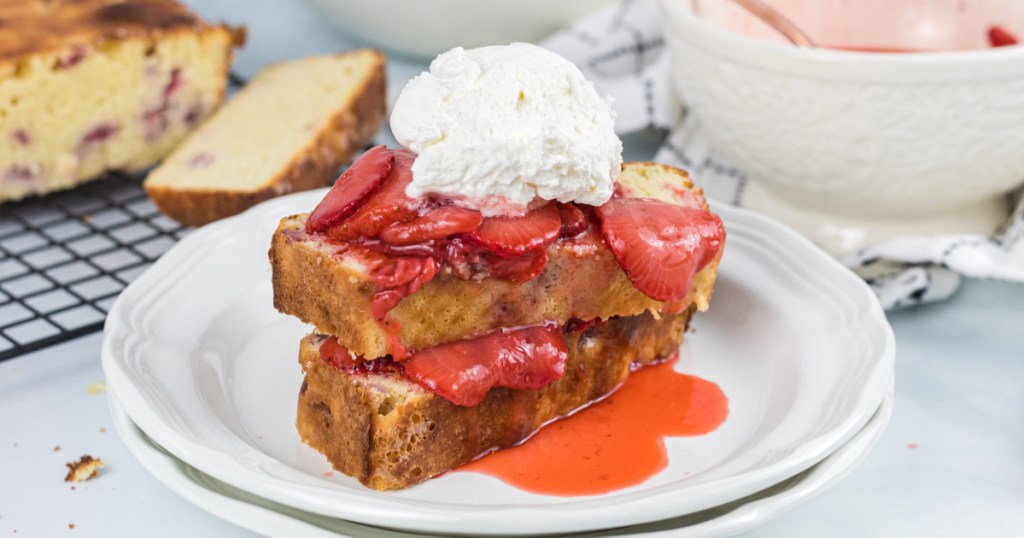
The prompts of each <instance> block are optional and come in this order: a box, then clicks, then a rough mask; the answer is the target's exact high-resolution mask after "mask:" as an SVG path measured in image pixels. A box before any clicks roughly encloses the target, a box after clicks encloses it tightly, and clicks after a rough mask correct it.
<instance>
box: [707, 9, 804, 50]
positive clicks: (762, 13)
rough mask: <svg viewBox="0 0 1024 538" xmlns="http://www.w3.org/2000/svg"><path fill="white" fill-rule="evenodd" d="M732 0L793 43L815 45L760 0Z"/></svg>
mask: <svg viewBox="0 0 1024 538" xmlns="http://www.w3.org/2000/svg"><path fill="white" fill-rule="evenodd" d="M732 1H733V2H734V3H735V4H736V5H738V6H740V7H742V8H743V9H745V10H747V11H748V12H749V13H750V14H751V15H753V16H755V17H757V18H759V19H761V20H762V21H764V22H765V23H766V24H768V25H769V26H771V27H772V28H774V29H775V30H776V31H778V32H779V33H780V34H782V35H783V36H784V37H785V38H786V39H788V40H789V41H790V42H791V43H793V44H794V45H796V46H798V47H801V48H812V47H814V46H815V45H814V42H813V41H811V38H809V37H807V34H805V33H803V31H802V30H800V28H799V27H797V25H795V24H793V21H791V20H789V19H788V18H786V16H785V15H783V14H782V13H779V12H778V11H776V10H775V9H774V8H772V7H771V6H769V5H768V4H765V3H764V2H762V1H761V0H732ZM698 10H699V8H698Z"/></svg>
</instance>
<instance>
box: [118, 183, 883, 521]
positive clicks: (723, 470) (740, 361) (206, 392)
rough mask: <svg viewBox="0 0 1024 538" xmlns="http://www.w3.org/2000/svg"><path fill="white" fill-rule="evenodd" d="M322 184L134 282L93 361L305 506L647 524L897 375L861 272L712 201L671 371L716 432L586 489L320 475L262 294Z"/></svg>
mask: <svg viewBox="0 0 1024 538" xmlns="http://www.w3.org/2000/svg"><path fill="white" fill-rule="evenodd" d="M323 193H324V191H313V192H307V193H301V194H297V195H293V196H289V197H285V198H280V199H277V200H273V201H271V202H268V203H265V204H262V205H260V206H258V207H256V208H253V209H252V210H250V211H248V212H246V213H244V214H242V215H240V216H238V217H235V218H231V219H226V220H224V221H221V222H218V223H215V224H213V225H210V226H206V227H204V228H202V229H200V230H197V231H195V232H193V233H192V234H190V235H189V236H188V237H186V238H185V239H184V240H182V241H181V242H180V243H178V244H177V245H176V246H175V247H173V248H172V249H171V250H170V251H168V252H167V253H166V254H165V255H164V256H163V257H162V258H161V259H160V260H159V261H158V262H157V263H156V264H154V265H153V266H152V267H151V268H150V269H149V270H148V271H146V272H145V273H144V274H143V275H141V276H140V277H139V278H138V279H137V280H136V281H135V282H134V283H133V284H132V285H131V286H129V287H128V289H126V290H125V291H124V292H123V293H122V294H121V295H120V297H119V298H118V300H117V301H116V302H115V304H114V306H113V308H112V310H111V312H110V314H109V315H108V317H107V324H106V334H105V335H104V340H103V349H102V356H103V367H104V371H105V373H106V375H107V377H108V380H109V381H110V383H111V384H112V385H113V386H115V387H116V390H117V393H118V395H119V397H120V398H121V401H122V403H124V405H125V409H126V410H127V412H128V414H129V416H130V417H131V418H132V420H133V421H134V422H135V423H136V424H138V425H139V427H141V428H142V430H143V431H145V432H146V433H147V434H148V435H149V436H150V437H152V438H153V439H154V440H155V441H156V442H157V443H159V444H160V445H161V446H163V447H164V448H165V449H167V450H168V451H170V452H171V453H172V454H174V455H175V456H177V457H178V458H180V459H181V460H182V461H184V462H186V463H188V464H189V465H191V466H193V467H195V468H196V469H198V470H200V471H202V472H204V473H207V474H209V475H211V476H213V477H214V478H217V479H219V480H222V481H224V482H226V483H228V484H231V485H233V486H235V487H238V488H240V489H242V490H245V491H248V492H250V493H252V494H254V495H257V496H259V497H263V498H265V499H268V500H271V501H275V502H278V503H281V504H284V505H287V506H291V507H294V508H298V509H301V510H305V511H309V512H313V513H317V514H322V515H327V516H331V517H337V518H342V519H346V520H351V521H357V522H360V523H366V524H371V525H379V526H387V527H391V528H398V529H406V530H414V531H420V532H439V533H452V532H459V533H468V534H535V533H542V532H548V533H556V532H580V531H588V530H596V529H606V528H613V527H621V526H624V525H632V524H638V523H644V522H650V521H658V520H663V519H667V518H670V517H675V516H680V515H684V514H691V513H694V512H697V511H700V510H704V509H707V508H710V507H714V506H718V505H721V504H724V503H727V502H731V501H735V500H737V499H740V498H743V497H745V496H747V495H750V494H753V493H755V492H757V491H760V490H762V489H764V488H766V487H768V486H770V485H772V484H777V483H779V482H780V481H782V480H785V479H787V478H789V477H792V476H794V475H796V474H798V473H800V472H802V471H804V470H806V469H808V468H809V467H811V466H812V465H814V464H816V463H818V462H819V461H821V460H822V459H823V458H825V457H826V456H827V455H829V454H830V453H832V452H833V451H835V450H836V449H837V448H838V447H839V446H841V445H842V444H843V443H844V442H846V441H847V440H848V439H850V438H851V437H852V436H853V435H854V433H856V432H857V431H858V430H860V428H862V427H863V426H864V424H865V423H867V421H868V419H869V418H870V416H871V415H872V414H873V413H874V411H875V410H876V409H877V407H878V405H879V402H880V401H881V400H882V397H883V395H884V394H885V391H886V388H887V386H888V384H889V380H890V378H891V376H892V373H893V357H894V344H893V336H892V330H891V328H890V327H889V325H888V324H887V323H886V321H885V316H884V314H883V312H882V310H881V308H880V307H879V305H878V302H877V300H876V299H875V297H874V295H872V293H871V292H870V290H869V289H868V288H867V286H865V285H864V283H863V282H862V281H861V280H860V279H858V278H857V277H855V276H854V275H853V274H852V273H849V272H848V271H847V270H846V269H845V268H843V267H842V266H840V265H839V264H838V263H837V262H835V261H834V260H832V259H831V258H830V257H828V256H827V255H825V254H824V253H823V252H822V251H820V250H819V249H818V248H817V247H814V246H813V245H812V244H811V243H810V242H808V241H807V240H805V239H803V238H802V237H800V236H799V235H797V234H796V233H794V232H792V231H790V230H788V229H786V228H784V227H782V226H781V225H779V224H776V223H774V222H773V221H770V220H767V219H764V218H762V217H758V216H756V215H754V214H751V213H747V212H744V211H742V210H737V209H733V208H730V207H725V206H720V205H715V206H714V208H715V210H716V211H717V212H718V213H719V214H720V215H721V216H722V218H723V219H724V221H725V223H726V228H727V230H728V232H729V239H728V244H727V247H726V253H725V257H724V259H723V261H722V265H721V270H720V276H719V280H718V284H717V285H716V289H715V298H714V301H713V308H712V309H711V311H710V312H708V313H707V314H705V315H702V316H698V318H697V319H696V321H695V327H696V329H697V333H696V334H693V335H690V336H688V338H687V344H686V345H684V346H683V348H682V353H681V360H680V361H679V362H678V363H677V368H678V369H679V370H681V371H685V372H687V373H692V374H695V375H698V376H701V377H703V378H706V379H709V380H711V381H714V382H716V383H718V384H719V385H720V386H721V387H722V389H723V390H724V392H725V394H726V395H727V396H728V397H729V398H730V416H729V419H728V420H727V421H726V423H725V424H724V425H723V426H722V427H721V428H719V429H718V430H717V431H715V432H713V433H711V434H709V435H706V436H703V437H695V438H675V439H669V440H668V441H667V443H666V445H667V452H668V455H669V465H668V467H667V468H666V469H664V470H663V471H662V472H661V473H659V474H657V475H656V476H654V477H652V478H651V479H650V480H648V481H646V482H645V483H643V484H641V485H639V486H636V487H632V488H628V489H625V490H622V491H618V492H615V493H611V494H607V495H601V496H594V497H569V498H564V497H551V496H543V495H535V494H530V493H526V492H523V491H521V490H519V489H516V488H513V487H511V486H507V485H505V484H504V483H502V482H500V481H498V480H497V479H494V478H491V477H488V476H484V475H480V474H473V473H449V474H447V475H445V476H443V477H441V478H439V479H435V480H430V481H428V482H425V483H423V484H421V485H419V486H416V487H414V488H410V489H408V490H404V491H400V492H394V493H379V492H374V491H370V490H367V489H365V488H363V487H362V486H360V485H359V484H358V483H357V482H356V481H355V480H353V479H350V478H348V477H339V476H335V477H333V478H327V477H325V476H324V475H323V473H324V472H325V471H328V470H330V467H329V465H328V463H327V461H326V460H325V459H324V458H323V457H322V456H321V455H320V454H318V453H317V452H315V451H313V450H312V449H309V448H308V447H306V446H305V445H303V444H302V443H301V442H300V440H299V438H298V435H297V434H296V432H295V429H294V426H293V422H294V416H295V405H296V396H297V392H298V389H299V385H300V382H301V372H300V369H299V366H298V364H296V359H295V357H296V353H297V351H296V349H297V342H298V340H299V338H300V337H301V336H302V335H303V334H305V333H306V332H307V331H308V329H307V327H305V326H303V325H302V324H301V323H299V322H298V321H297V320H295V319H293V318H290V317H287V316H284V315H281V314H279V313H277V312H276V311H275V310H274V309H273V307H272V303H271V287H270V268H269V265H268V262H267V255H266V252H267V248H268V245H269V238H270V236H271V233H272V231H273V229H274V228H275V226H276V222H277V220H278V219H279V218H280V217H282V216H285V215H288V214H292V213H297V212H301V211H303V210H307V209H309V208H311V207H313V206H314V205H315V204H316V202H317V201H319V200H320V198H321V197H322V196H323Z"/></svg>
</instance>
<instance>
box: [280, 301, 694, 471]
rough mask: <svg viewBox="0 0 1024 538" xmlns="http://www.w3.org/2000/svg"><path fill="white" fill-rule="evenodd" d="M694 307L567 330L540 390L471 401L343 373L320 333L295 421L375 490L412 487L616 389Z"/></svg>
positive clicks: (310, 348)
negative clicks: (558, 361)
mask: <svg viewBox="0 0 1024 538" xmlns="http://www.w3.org/2000/svg"><path fill="white" fill-rule="evenodd" d="M693 311H694V309H693V308H691V309H688V310H687V311H685V312H682V313H680V314H665V315H663V316H661V317H660V319H656V318H655V317H654V316H652V315H651V314H642V315H639V316H633V317H622V318H612V319H610V320H608V321H605V322H600V323H597V324H595V325H593V326H590V327H588V328H585V329H583V330H579V329H575V330H571V331H565V335H566V343H567V344H568V349H569V358H568V363H567V366H566V374H565V375H564V376H562V378H561V379H558V380H556V381H553V382H551V383H550V384H548V385H547V386H545V387H544V388H542V389H539V390H513V389H507V388H500V387H499V388H495V389H491V390H490V391H489V392H488V393H487V396H486V397H485V398H484V400H483V402H481V403H480V404H479V405H477V406H475V407H461V406H458V405H455V404H453V403H451V402H449V401H448V400H446V399H444V398H441V397H439V396H435V395H434V394H433V393H431V392H430V391H427V390H425V389H423V388H421V387H420V386H419V385H417V384H415V383H412V382H410V381H408V380H406V379H405V378H404V377H402V375H401V374H386V375H382V374H346V373H343V372H341V371H340V370H338V369H336V368H334V367H332V366H331V365H329V364H328V363H327V362H326V361H324V360H323V359H321V358H320V353H319V351H320V345H321V344H322V343H323V341H324V338H325V337H324V336H319V335H316V334H311V335H308V336H306V337H305V338H304V339H303V340H302V342H301V344H300V350H299V362H300V363H301V364H302V368H303V370H304V371H305V381H304V382H303V384H302V388H301V389H300V392H299V404H298V417H297V419H296V426H297V428H298V431H299V435H300V436H301V437H302V440H303V441H304V442H305V443H307V444H308V445H310V446H311V447H313V448H315V449H316V450H318V451H320V452H321V453H323V454H324V455H325V456H327V459H328V460H330V462H331V464H332V465H333V467H334V468H335V469H337V470H338V471H340V472H342V473H345V474H347V475H350V476H353V477H355V478H357V479H358V480H359V481H360V482H362V483H363V484H365V485H366V486H368V487H370V488H373V489H377V490H388V489H398V488H405V487H409V486H411V485H413V484H416V483H419V482H422V481H423V480H426V479H428V478H430V477H432V476H435V475H437V474H440V473H443V472H445V471H448V470H450V469H453V468H455V467H458V466H459V465H462V464H465V463H468V462H470V461H472V460H474V459H476V458H477V457H479V456H480V455H482V454H485V453H487V452H490V451H492V450H494V449H497V448H502V447H507V446H511V445H514V444H516V443H519V442H520V441H522V440H524V439H526V438H528V437H529V436H530V435H532V434H533V432H535V431H536V430H538V429H539V428H540V427H542V426H543V425H544V424H546V423H548V422H550V421H552V420H554V419H556V418H558V417H561V416H564V415H567V414H569V413H571V412H573V411H575V410H576V409H578V408H580V407H582V406H584V405H587V404H588V403H590V402H593V401H594V400H597V399H600V398H602V397H604V396H605V395H607V394H609V393H611V392H612V391H614V390H615V389H616V388H617V387H618V386H619V385H620V384H621V383H622V382H623V381H625V379H626V377H627V376H628V375H629V372H630V365H631V364H633V363H638V364H644V363H648V362H651V361H654V360H656V359H659V358H665V357H668V356H670V355H672V354H673V353H675V352H676V351H677V350H678V349H679V345H680V343H681V342H682V339H683V333H684V332H685V330H686V326H687V324H688V322H689V319H690V316H691V315H692V313H693Z"/></svg>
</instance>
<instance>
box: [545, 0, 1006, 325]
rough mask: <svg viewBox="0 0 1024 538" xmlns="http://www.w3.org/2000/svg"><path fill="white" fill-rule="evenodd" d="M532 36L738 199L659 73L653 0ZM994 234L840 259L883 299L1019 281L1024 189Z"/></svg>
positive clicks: (731, 180)
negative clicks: (975, 281)
mask: <svg viewBox="0 0 1024 538" xmlns="http://www.w3.org/2000/svg"><path fill="white" fill-rule="evenodd" d="M541 45H543V46H545V47H547V48H549V49H551V50H553V51H555V52H558V53H559V54H561V55H563V56H565V57H566V58H568V59H569V60H571V61H573V62H574V63H575V64H576V65H578V66H579V67H580V69H581V70H582V71H583V73H584V74H585V75H586V76H587V78H589V79H591V80H593V81H594V85H595V86H596V87H597V90H598V92H599V93H601V94H607V95H611V96H612V97H614V98H615V110H616V112H617V114H618V117H617V119H616V123H615V128H616V130H618V132H619V133H622V134H624V133H629V132H633V131H638V130H641V129H648V128H660V129H666V130H668V131H669V134H668V136H667V137H666V139H665V141H664V143H663V144H662V146H661V148H660V150H659V151H658V154H657V156H656V157H655V160H658V161H660V162H665V163H669V164H673V165H676V166H680V167H682V168H685V169H686V170H688V171H689V172H690V174H691V175H692V176H693V177H694V179H695V181H697V182H698V183H699V184H700V185H701V187H703V188H704V190H705V192H706V193H707V194H708V196H710V197H711V198H714V199H716V200H720V201H725V202H729V203H732V204H734V205H738V206H742V205H743V191H744V186H745V185H746V183H747V181H748V180H750V181H756V180H757V178H748V177H747V175H746V174H745V173H744V172H743V171H742V170H740V169H738V168H736V167H735V166H733V165H731V164H730V163H728V162H727V160H726V159H724V158H723V157H722V156H721V155H719V154H718V153H716V152H715V148H713V147H711V146H710V145H709V143H708V141H707V138H706V136H704V133H703V131H702V128H701V126H700V122H699V120H697V119H696V118H693V117H691V116H689V115H687V114H686V113H685V110H684V109H683V106H682V105H681V104H680V103H679V102H678V100H677V99H676V97H675V95H674V92H673V90H672V86H671V81H670V79H669V73H668V69H669V64H668V54H667V51H665V50H663V49H664V48H665V47H664V40H663V38H662V35H661V17H660V15H659V12H658V7H657V2H656V1H655V0H622V1H621V2H620V3H619V4H618V5H616V6H614V7H612V8H610V9H606V10H603V11H601V12H599V13H596V14H594V15H592V16H590V17H588V18H586V19H584V20H582V21H579V22H577V23H575V24H572V25H570V26H567V27H565V28H563V29H561V30H559V31H558V32H556V33H555V34H554V35H552V36H551V37H549V38H548V39H546V40H544V41H543V42H542V43H541ZM1017 196H1018V198H1017V199H1018V200H1019V201H1018V202H1017V206H1016V210H1015V211H1014V212H1013V214H1012V216H1010V218H1009V219H1008V221H1007V224H1006V226H1005V227H1004V228H1003V230H1002V231H1001V232H1000V233H998V234H997V235H993V236H980V235H967V234H965V235H944V236H927V237H903V238H898V239H894V240H890V241H886V242H884V243H881V244H878V245H872V246H870V247H868V248H866V249H864V250H863V251H861V252H859V253H857V255H855V256H852V257H851V258H850V259H848V260H843V261H844V262H845V263H846V264H847V265H848V266H849V267H850V268H851V269H853V270H854V271H856V272H857V273H858V274H860V275H861V276H862V277H863V278H864V280H865V281H866V282H867V283H868V284H869V285H870V286H871V287H872V289H874V290H875V293H877V294H878V297H879V299H881V302H882V306H884V307H885V308H887V309H894V308H901V307H906V306H913V305H916V304H920V303H923V302H930V301H937V300H941V299H945V298H947V297H949V296H951V295H953V293H955V292H956V289H957V288H958V287H959V284H960V276H961V275H964V276H968V277H974V278H995V279H1002V280H1009V281H1014V282H1022V283H1024V192H1021V193H1019V194H1018V195H1017Z"/></svg>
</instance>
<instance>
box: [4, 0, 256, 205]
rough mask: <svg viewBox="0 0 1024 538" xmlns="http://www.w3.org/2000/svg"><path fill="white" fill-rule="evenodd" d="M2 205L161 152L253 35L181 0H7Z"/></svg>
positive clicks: (221, 83) (186, 127)
mask: <svg viewBox="0 0 1024 538" xmlns="http://www.w3.org/2000/svg"><path fill="white" fill-rule="evenodd" d="M0 19H2V21H0V22H2V27H3V31H2V32H0V118H3V121H2V122H0V202H3V201H5V200H17V199H19V198H23V197H25V196H29V195H35V194H43V193H47V192H50V191H54V190H58V189H65V188H69V187H72V186H74V185H77V184H79V183H82V182H85V181H88V180H90V179H94V178H96V177H99V176H100V175H102V174H103V173H104V172H106V171H108V170H123V171H140V170H143V169H145V168H148V167H150V166H152V165H153V164H154V163H156V162H157V161H159V160H160V159H161V158H163V157H164V156H165V155H166V154H167V153H168V152H169V151H170V150H171V149H172V148H173V147H174V146H175V145H177V143H178V142H179V141H181V139H182V138H184V137H185V135H186V134H188V133H189V132H190V131H192V129H194V128H195V127H196V126H198V125H199V123H200V122H202V120H203V119H204V118H205V117H206V116H207V115H209V114H210V113H211V112H212V111H213V110H214V109H216V108H217V107H218V106H219V104H220V102H221V100H222V99H223V97H224V91H225V87H226V84H227V76H228V67H229V66H230V64H231V57H232V48H233V47H234V46H235V45H238V44H240V43H241V41H242V40H243V36H244V34H243V32H240V31H236V30H233V29H231V28H229V27H227V26H215V25H211V24H207V23H206V22H204V21H203V20H201V19H200V18H198V17H197V16H196V15H194V14H192V13H191V12H189V11H188V10H187V9H185V8H184V7H182V6H181V5H179V4H178V3H177V2H174V1H171V0H78V1H75V2H67V1H63V2H54V1H49V0H5V1H4V2H3V3H2V8H0Z"/></svg>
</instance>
